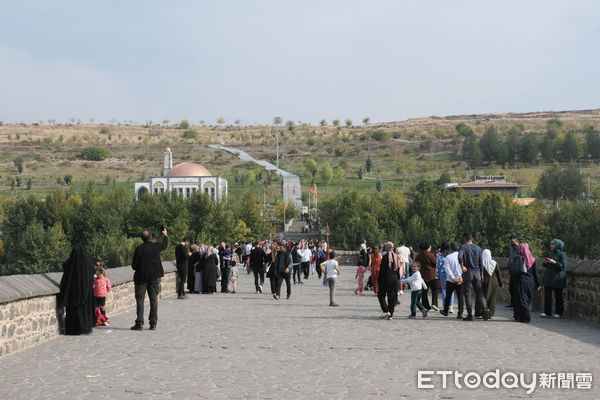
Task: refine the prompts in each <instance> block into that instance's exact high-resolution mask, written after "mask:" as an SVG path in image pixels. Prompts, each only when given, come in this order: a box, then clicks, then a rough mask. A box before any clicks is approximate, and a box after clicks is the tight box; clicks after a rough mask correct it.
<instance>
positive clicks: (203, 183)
mask: <svg viewBox="0 0 600 400" xmlns="http://www.w3.org/2000/svg"><path fill="white" fill-rule="evenodd" d="M198 190H201V191H202V192H204V193H206V194H207V195H208V196H210V198H211V199H213V200H214V201H216V202H219V201H222V200H225V199H227V180H225V179H223V178H221V177H220V176H213V175H212V174H211V173H210V172H209V171H208V170H207V169H206V168H205V167H204V166H203V165H200V164H196V163H192V162H184V163H181V164H177V165H176V166H174V167H173V153H171V149H170V148H169V147H167V148H166V149H165V151H164V153H163V168H162V176H158V177H157V176H151V177H150V179H149V180H148V181H146V182H135V198H136V200H137V199H139V198H140V196H141V195H142V194H143V193H150V194H152V195H155V194H161V193H166V192H168V193H176V194H178V195H181V196H183V197H186V198H187V197H191V196H192V195H193V194H194V193H196V192H197V191H198Z"/></svg>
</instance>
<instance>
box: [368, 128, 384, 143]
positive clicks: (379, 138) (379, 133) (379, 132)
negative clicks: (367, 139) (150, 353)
mask: <svg viewBox="0 0 600 400" xmlns="http://www.w3.org/2000/svg"><path fill="white" fill-rule="evenodd" d="M371 137H372V138H373V139H375V140H377V141H379V142H381V141H382V140H385V139H387V134H386V133H385V131H384V130H383V129H377V130H376V131H373V133H371Z"/></svg>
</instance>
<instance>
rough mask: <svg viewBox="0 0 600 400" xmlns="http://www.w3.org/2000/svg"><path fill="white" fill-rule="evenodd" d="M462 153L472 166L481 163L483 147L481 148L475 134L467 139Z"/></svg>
mask: <svg viewBox="0 0 600 400" xmlns="http://www.w3.org/2000/svg"><path fill="white" fill-rule="evenodd" d="M462 154H463V157H464V158H465V160H467V163H469V165H470V166H471V167H475V166H478V165H481V163H482V161H483V155H482V154H481V149H479V144H478V143H477V139H476V138H475V136H470V137H467V139H465V143H464V144H463V148H462Z"/></svg>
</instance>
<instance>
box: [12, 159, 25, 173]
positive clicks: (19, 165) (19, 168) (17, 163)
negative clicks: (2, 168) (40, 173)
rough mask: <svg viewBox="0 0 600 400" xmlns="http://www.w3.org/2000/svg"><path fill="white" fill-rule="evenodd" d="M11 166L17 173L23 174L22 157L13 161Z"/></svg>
mask: <svg viewBox="0 0 600 400" xmlns="http://www.w3.org/2000/svg"><path fill="white" fill-rule="evenodd" d="M13 164H14V165H15V167H17V171H18V172H19V173H22V172H23V157H17V158H15V159H14V160H13Z"/></svg>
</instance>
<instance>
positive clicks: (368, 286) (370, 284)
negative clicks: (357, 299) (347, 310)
mask: <svg viewBox="0 0 600 400" xmlns="http://www.w3.org/2000/svg"><path fill="white" fill-rule="evenodd" d="M363 289H364V290H367V291H368V290H373V280H372V279H371V275H369V279H367V283H366V284H365V287H364V288H363Z"/></svg>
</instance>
